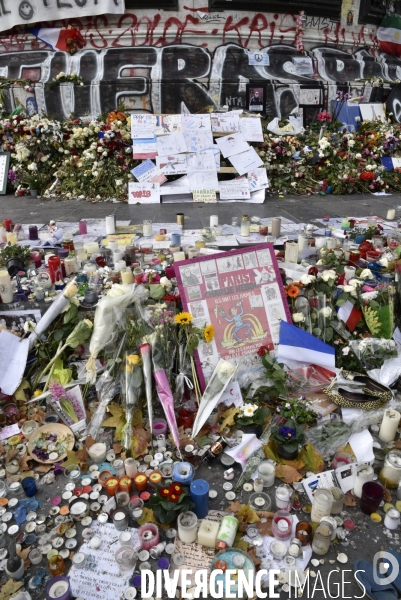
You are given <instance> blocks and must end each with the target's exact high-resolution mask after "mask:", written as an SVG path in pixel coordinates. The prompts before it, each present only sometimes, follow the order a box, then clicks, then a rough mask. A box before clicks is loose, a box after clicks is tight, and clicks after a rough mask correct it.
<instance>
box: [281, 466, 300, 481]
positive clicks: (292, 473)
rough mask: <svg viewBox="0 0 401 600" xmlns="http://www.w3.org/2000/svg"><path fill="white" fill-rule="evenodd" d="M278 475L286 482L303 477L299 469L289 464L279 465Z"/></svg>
mask: <svg viewBox="0 0 401 600" xmlns="http://www.w3.org/2000/svg"><path fill="white" fill-rule="evenodd" d="M276 477H278V478H279V479H281V480H282V481H284V483H294V481H300V480H301V479H302V477H301V475H300V474H299V473H298V471H297V470H296V469H294V467H290V466H289V465H277V467H276Z"/></svg>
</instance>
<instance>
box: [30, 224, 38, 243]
mask: <svg viewBox="0 0 401 600" xmlns="http://www.w3.org/2000/svg"><path fill="white" fill-rule="evenodd" d="M28 231H29V239H30V240H38V239H39V236H38V228H37V227H36V225H29V227H28Z"/></svg>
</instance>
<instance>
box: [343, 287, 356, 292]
mask: <svg viewBox="0 0 401 600" xmlns="http://www.w3.org/2000/svg"><path fill="white" fill-rule="evenodd" d="M343 290H344V292H347V293H348V294H351V293H352V292H354V291H355V288H354V286H353V285H345V286H344V287H343Z"/></svg>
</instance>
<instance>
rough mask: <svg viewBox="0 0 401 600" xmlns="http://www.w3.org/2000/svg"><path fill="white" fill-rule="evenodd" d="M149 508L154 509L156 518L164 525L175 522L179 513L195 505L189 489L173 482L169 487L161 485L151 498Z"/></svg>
mask: <svg viewBox="0 0 401 600" xmlns="http://www.w3.org/2000/svg"><path fill="white" fill-rule="evenodd" d="M147 506H148V508H151V509H152V510H153V514H154V516H155V517H156V519H157V520H158V521H159V523H161V524H162V525H169V524H172V523H174V521H175V520H176V518H177V517H178V515H180V514H181V513H183V512H188V511H189V510H191V509H192V508H194V507H195V504H194V502H192V500H191V498H190V495H189V489H188V488H187V487H185V486H182V485H181V484H180V483H177V482H175V483H172V484H171V485H170V486H169V487H159V488H158V489H157V490H156V493H155V494H153V495H152V496H151V497H150V498H149V502H148V504H147Z"/></svg>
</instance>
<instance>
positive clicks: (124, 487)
mask: <svg viewBox="0 0 401 600" xmlns="http://www.w3.org/2000/svg"><path fill="white" fill-rule="evenodd" d="M118 487H119V488H120V490H121V491H122V492H128V493H129V494H130V493H131V492H132V481H131V478H130V477H128V475H123V476H122V477H120V479H119V480H118Z"/></svg>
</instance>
